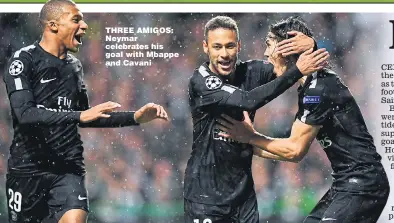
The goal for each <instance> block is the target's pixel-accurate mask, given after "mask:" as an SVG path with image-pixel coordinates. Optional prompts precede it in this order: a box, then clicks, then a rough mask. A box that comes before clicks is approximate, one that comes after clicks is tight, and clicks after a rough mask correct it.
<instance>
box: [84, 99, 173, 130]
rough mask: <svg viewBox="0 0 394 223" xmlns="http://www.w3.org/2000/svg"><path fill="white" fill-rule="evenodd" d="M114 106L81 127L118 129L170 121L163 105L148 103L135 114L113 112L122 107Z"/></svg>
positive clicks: (131, 112) (132, 112)
mask: <svg viewBox="0 0 394 223" xmlns="http://www.w3.org/2000/svg"><path fill="white" fill-rule="evenodd" d="M112 103H113V102H112ZM101 105H102V104H101ZM114 105H115V107H113V108H112V109H110V110H108V111H107V112H104V113H103V114H102V116H100V117H99V118H97V119H95V120H92V119H90V121H86V122H82V121H81V122H82V123H80V124H79V126H80V127H82V128H116V127H125V126H132V125H139V124H142V123H146V122H150V121H152V120H154V119H163V120H166V121H168V115H167V112H166V111H165V110H164V108H163V107H162V106H161V105H157V104H154V103H148V104H146V105H144V106H143V107H141V108H140V109H138V110H137V111H135V112H134V111H120V112H113V110H114V109H115V108H118V107H120V105H119V104H117V103H115V104H114ZM116 105H118V106H116ZM97 106H100V105H97ZM97 106H95V107H97ZM95 107H93V108H95ZM93 108H91V109H93ZM91 109H88V110H86V111H84V112H87V111H89V110H91ZM92 112H93V114H94V113H95V112H100V110H98V111H92ZM82 114H83V112H82V113H81V118H82Z"/></svg>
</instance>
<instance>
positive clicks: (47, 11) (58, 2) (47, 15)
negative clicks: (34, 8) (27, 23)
mask: <svg viewBox="0 0 394 223" xmlns="http://www.w3.org/2000/svg"><path fill="white" fill-rule="evenodd" d="M66 5H70V6H74V5H75V2H73V1H71V0H49V1H47V2H46V3H45V5H44V6H43V7H42V9H41V11H40V15H39V20H40V24H41V26H42V27H45V24H46V23H47V22H48V21H50V20H58V19H59V18H60V17H61V16H62V15H63V13H64V11H63V7H64V6H66Z"/></svg>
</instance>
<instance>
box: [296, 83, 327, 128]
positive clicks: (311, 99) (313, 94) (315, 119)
mask: <svg viewBox="0 0 394 223" xmlns="http://www.w3.org/2000/svg"><path fill="white" fill-rule="evenodd" d="M324 91H325V89H324V88H323V89H319V88H308V89H307V90H306V91H305V94H304V97H303V99H302V104H301V108H300V110H299V111H298V113H297V118H298V119H299V120H300V121H301V122H303V123H305V124H308V125H323V123H324V122H325V121H326V120H327V119H328V118H329V117H330V116H331V113H332V107H333V104H332V103H331V100H330V99H329V97H328V96H327V94H326V93H324Z"/></svg>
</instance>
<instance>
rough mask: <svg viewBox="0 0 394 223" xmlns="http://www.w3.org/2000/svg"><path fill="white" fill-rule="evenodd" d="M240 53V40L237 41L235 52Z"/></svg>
mask: <svg viewBox="0 0 394 223" xmlns="http://www.w3.org/2000/svg"><path fill="white" fill-rule="evenodd" d="M240 51H241V40H238V46H237V52H238V53H239V52H240Z"/></svg>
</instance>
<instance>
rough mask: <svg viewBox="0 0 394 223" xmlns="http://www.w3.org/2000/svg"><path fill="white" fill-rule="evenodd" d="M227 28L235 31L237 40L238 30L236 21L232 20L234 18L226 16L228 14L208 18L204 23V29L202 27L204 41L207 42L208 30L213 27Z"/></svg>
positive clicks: (213, 28)
mask: <svg viewBox="0 0 394 223" xmlns="http://www.w3.org/2000/svg"><path fill="white" fill-rule="evenodd" d="M219 28H223V29H229V30H232V31H234V32H235V34H236V35H237V41H238V40H239V31H238V26H237V23H236V22H235V21H234V19H232V18H230V17H228V16H216V17H214V18H212V19H211V20H209V21H208V22H207V24H205V29H204V36H205V41H207V42H208V32H209V31H212V30H215V29H219Z"/></svg>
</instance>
